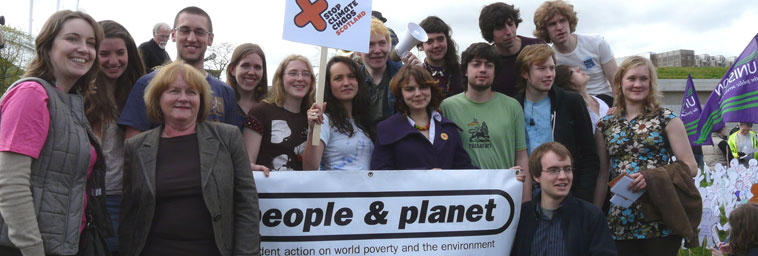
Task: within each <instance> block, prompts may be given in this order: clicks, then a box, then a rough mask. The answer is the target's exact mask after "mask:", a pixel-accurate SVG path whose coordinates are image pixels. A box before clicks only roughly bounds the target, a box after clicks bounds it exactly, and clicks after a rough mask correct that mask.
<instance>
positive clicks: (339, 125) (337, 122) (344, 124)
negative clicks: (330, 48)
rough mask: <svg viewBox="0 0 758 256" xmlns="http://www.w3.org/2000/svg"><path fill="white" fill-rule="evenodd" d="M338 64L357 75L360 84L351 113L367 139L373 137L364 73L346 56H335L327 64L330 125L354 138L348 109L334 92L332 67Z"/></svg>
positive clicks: (327, 96)
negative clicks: (343, 65)
mask: <svg viewBox="0 0 758 256" xmlns="http://www.w3.org/2000/svg"><path fill="white" fill-rule="evenodd" d="M337 63H342V64H345V65H346V66H347V67H348V68H349V69H350V72H352V73H353V75H355V80H356V81H357V82H358V84H357V87H358V88H357V89H358V93H357V94H356V95H355V97H354V98H353V100H352V102H353V103H352V104H353V105H352V110H351V111H352V112H351V113H350V114H351V115H352V117H353V120H354V121H355V124H356V125H357V126H358V128H359V129H360V130H362V131H363V132H364V133H365V134H366V136H367V137H372V134H373V131H370V130H369V129H370V127H371V118H370V117H369V115H368V111H369V110H368V104H365V103H366V102H368V87H367V85H366V79H365V78H364V77H363V72H362V71H361V68H360V67H359V66H358V64H357V63H355V61H353V60H352V59H350V58H348V57H345V56H334V57H332V59H330V60H329V62H328V63H326V70H325V71H326V78H325V79H324V80H325V81H324V102H326V111H325V112H326V114H327V115H329V120H330V125H331V126H332V127H334V128H336V129H337V131H338V132H340V133H343V134H346V135H347V136H348V137H353V135H354V134H355V132H357V131H355V130H354V129H353V126H352V125H351V124H350V120H348V118H347V114H348V113H347V109H345V105H344V104H342V102H340V101H339V100H338V99H337V98H336V97H334V92H332V66H334V65H335V64H337Z"/></svg>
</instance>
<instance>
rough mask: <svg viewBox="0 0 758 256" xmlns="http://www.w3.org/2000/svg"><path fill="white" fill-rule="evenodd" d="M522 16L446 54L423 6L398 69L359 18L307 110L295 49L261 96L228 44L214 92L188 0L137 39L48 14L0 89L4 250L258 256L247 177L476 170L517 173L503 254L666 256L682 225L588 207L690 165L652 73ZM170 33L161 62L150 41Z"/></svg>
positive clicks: (552, 6) (551, 18) (249, 67)
mask: <svg viewBox="0 0 758 256" xmlns="http://www.w3.org/2000/svg"><path fill="white" fill-rule="evenodd" d="M380 16H381V15H380ZM380 18H381V17H380ZM521 21H522V20H521V18H520V14H519V10H518V9H517V8H515V7H514V6H513V5H508V4H505V3H499V2H498V3H493V4H490V5H487V6H485V7H484V8H483V9H482V10H481V14H480V16H479V26H480V29H481V33H482V36H483V38H484V39H485V40H486V41H487V42H488V43H484V42H482V43H474V44H472V45H470V46H469V47H467V48H466V49H465V50H464V51H463V53H462V54H461V56H460V57H459V56H457V54H456V52H457V50H456V47H457V46H456V44H455V41H453V39H452V29H451V28H450V27H449V26H448V25H447V24H446V23H445V22H444V21H443V20H442V19H440V18H438V17H436V16H430V17H427V18H426V19H424V20H423V21H421V23H420V26H421V27H422V28H423V29H424V30H426V32H427V34H428V35H429V40H428V41H427V42H422V43H421V44H419V45H418V48H419V49H420V50H422V51H424V52H425V55H426V58H425V59H424V60H423V61H419V60H418V59H416V57H415V56H413V55H412V54H409V55H408V56H406V57H405V58H404V59H402V62H396V61H393V60H391V58H390V53H391V51H392V38H391V33H390V30H389V29H388V28H387V27H386V26H385V25H384V24H383V22H382V21H381V20H380V19H378V18H373V19H372V21H371V33H370V43H369V51H368V52H367V53H358V57H359V62H356V60H354V59H352V58H350V57H343V56H336V57H333V58H332V59H330V60H329V62H328V63H327V65H326V67H325V69H323V72H326V79H325V97H324V103H323V104H321V105H319V104H315V103H314V94H315V83H316V78H315V74H314V71H313V67H312V65H311V63H310V61H309V60H308V59H307V58H306V57H304V56H301V55H291V56H288V57H286V58H285V59H284V60H282V61H281V62H280V63H279V65H278V66H277V68H276V71H275V73H274V75H273V80H272V85H271V87H270V88H269V86H268V81H267V74H266V69H267V64H266V57H265V54H264V52H263V50H262V49H261V47H260V46H258V45H255V44H251V43H246V44H241V45H239V46H238V47H237V48H236V49H235V50H234V52H233V54H232V58H231V62H230V64H229V66H228V68H227V70H226V83H224V82H222V81H220V80H218V79H216V78H214V77H213V76H212V75H210V74H208V73H207V72H206V71H205V70H204V69H203V61H204V55H205V50H206V48H207V47H208V46H210V45H211V44H212V43H213V38H214V34H213V26H212V22H211V18H210V16H209V15H208V13H206V12H205V11H203V10H202V9H200V8H198V7H187V8H184V9H182V10H181V11H179V12H178V13H177V15H176V17H175V19H174V23H173V28H170V27H168V25H166V24H158V25H156V26H155V28H154V30H153V35H154V38H153V39H152V40H151V41H148V42H147V43H145V44H142V45H140V47H139V48H138V47H137V46H136V44H135V42H134V40H133V39H132V37H131V36H130V34H129V32H128V31H126V29H124V27H123V26H121V25H119V24H118V23H117V22H115V21H109V20H105V21H100V22H95V21H94V20H93V19H92V17H90V16H89V15H88V14H85V13H82V12H75V11H60V12H57V13H55V14H53V15H52V16H51V17H50V18H49V19H48V21H47V22H46V23H45V25H44V27H43V29H42V31H41V32H40V34H39V36H38V37H37V39H36V56H35V58H34V60H33V61H32V63H31V64H30V66H29V67H28V69H27V72H26V74H25V75H24V78H23V79H21V80H19V81H17V82H16V83H14V85H12V86H11V87H10V88H9V89H8V90H7V91H6V92H5V93H4V95H3V97H2V99H0V198H2V200H0V227H1V228H2V234H0V254H2V255H107V254H111V253H113V254H114V255H258V253H259V249H260V245H259V243H258V242H259V234H258V232H257V231H258V228H259V222H260V212H259V210H258V198H257V192H256V187H255V181H254V180H253V175H252V171H262V172H264V173H265V175H266V176H268V175H269V173H270V172H271V171H282V170H406V169H415V170H418V169H478V168H481V169H521V170H523V175H522V176H520V178H521V179H523V180H524V185H523V192H524V194H523V201H524V202H525V203H524V204H523V205H522V211H521V212H522V217H521V219H520V220H519V224H518V231H517V232H518V233H517V235H516V241H515V242H514V246H513V251H512V255H617V254H619V255H675V254H676V252H677V251H678V248H679V246H680V244H681V240H682V237H683V236H685V238H687V240H688V241H689V240H690V238H689V237H687V235H688V234H689V233H687V230H679V229H677V230H672V229H671V228H670V227H669V226H668V224H667V223H665V222H664V221H662V220H660V219H658V220H649V219H647V218H646V217H647V216H646V215H647V214H646V213H645V212H644V211H645V210H646V209H645V208H646V207H648V206H650V205H653V207H662V206H660V205H655V202H659V200H658V201H654V202H653V203H650V202H640V201H644V200H640V201H637V202H634V203H633V204H632V205H631V206H630V207H628V208H624V207H621V206H617V205H611V206H610V207H609V209H608V210H607V212H606V213H603V212H602V211H601V210H600V209H601V208H603V206H604V205H607V204H608V197H607V192H608V182H609V180H611V179H613V178H616V177H618V176H624V175H627V176H629V177H631V178H632V179H633V182H632V185H631V186H630V188H629V189H632V190H635V191H638V190H643V189H648V188H649V189H657V188H658V187H660V186H666V185H667V184H663V185H661V184H660V183H659V182H657V181H659V180H657V179H656V180H655V181H656V183H653V182H652V181H653V180H652V179H653V178H655V177H657V176H655V175H654V174H652V173H650V174H648V172H651V171H650V170H651V169H655V168H659V167H664V168H667V169H666V170H667V172H671V173H672V175H675V174H674V173H676V175H683V176H686V177H688V178H689V177H692V176H694V175H695V173H696V171H697V167H696V164H695V160H694V157H693V155H692V151H691V150H690V147H689V143H688V140H687V137H686V132H685V130H684V125H683V123H682V121H681V120H680V119H679V118H677V117H676V114H674V113H673V112H671V111H670V110H668V109H665V108H663V107H662V106H661V104H660V101H659V100H660V97H659V94H660V92H659V91H658V89H657V83H656V72H655V67H654V66H653V65H652V64H651V63H650V61H649V60H647V59H644V58H640V57H632V58H629V59H627V60H625V61H624V62H623V63H621V65H620V66H618V67H617V66H616V62H615V60H614V58H613V54H612V52H611V49H610V46H609V45H608V43H607V42H606V41H605V40H603V39H602V37H599V36H588V35H580V34H575V33H574V32H575V28H576V24H577V22H578V19H577V17H576V12H575V11H574V10H573V7H572V6H571V5H570V4H568V3H566V2H564V1H562V0H555V1H547V2H545V3H543V4H542V5H541V6H540V7H539V8H538V9H537V11H536V12H535V20H534V22H535V25H536V30H535V31H534V35H535V36H537V37H538V38H529V37H524V36H520V35H517V33H516V30H517V28H518V25H519V23H520V22H521ZM169 35H170V38H171V39H172V40H173V41H174V42H176V47H177V57H176V58H177V59H176V60H174V61H173V62H170V63H168V62H167V61H166V58H167V55H165V56H164V55H162V53H160V51H159V50H162V49H163V47H165V42H166V41H167V40H168V38H169ZM545 42H548V43H552V47H550V46H548V45H547V44H545ZM156 47H157V48H156ZM164 53H165V51H164ZM359 63H360V64H359ZM153 64H155V65H156V67H155V68H151V67H150V65H153ZM609 107H612V109H613V111H612V113H611V114H608V115H606V113H607V112H608V109H609ZM316 124H319V125H320V127H321V128H320V130H319V131H315V132H318V133H319V135H320V136H319V141H317V142H316V143H312V142H313V138H312V135H313V132H314V131H313V129H314V127H316ZM672 157H676V159H677V160H679V161H677V162H676V163H671V159H672ZM668 166H674V167H671V168H668ZM669 169H671V170H670V171H669ZM574 177H576V178H577V179H574ZM649 179H650V180H649ZM258 182H266V181H265V179H264V180H259V181H258ZM652 184H655V185H652ZM698 200H699V199H698ZM651 201H652V200H651ZM682 204H684V203H682ZM666 207H671V206H666ZM674 207H676V206H674ZM606 215H607V216H608V217H607V220H606V217H605V216H606ZM695 226H697V224H695ZM677 227H680V226H679V225H677ZM115 231H117V232H115ZM689 231H690V232H691V230H689ZM115 233H117V235H116V234H115ZM695 233H697V232H695ZM111 236H113V237H114V238H110V240H108V242H107V246H104V244H103V243H102V241H104V239H105V238H107V237H111ZM695 240H697V239H695ZM741 241H746V240H744V239H743V240H741ZM748 241H749V240H748ZM751 246H756V245H754V244H749V245H746V244H740V245H739V246H737V245H733V246H732V248H741V249H740V250H742V248H750V247H751ZM735 253H737V254H738V255H742V254H744V253H743V252H742V251H735Z"/></svg>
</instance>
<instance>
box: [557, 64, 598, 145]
mask: <svg viewBox="0 0 758 256" xmlns="http://www.w3.org/2000/svg"><path fill="white" fill-rule="evenodd" d="M589 81H590V76H589V75H587V73H584V70H582V69H581V68H572V67H569V66H566V65H558V66H556V67H555V85H557V86H558V87H560V88H563V89H566V90H569V91H574V92H577V93H579V95H581V96H582V98H583V99H584V103H586V104H587V112H588V113H589V114H590V121H592V133H593V134H594V133H595V130H596V128H597V122H598V121H600V119H601V118H603V117H604V116H605V114H606V113H608V104H605V101H603V100H602V99H600V98H598V97H595V96H592V95H590V93H589V92H587V83H588V82H589Z"/></svg>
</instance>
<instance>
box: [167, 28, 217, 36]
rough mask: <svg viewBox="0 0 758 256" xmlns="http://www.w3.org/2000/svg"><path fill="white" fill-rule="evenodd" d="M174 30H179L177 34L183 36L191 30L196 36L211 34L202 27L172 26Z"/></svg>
mask: <svg viewBox="0 0 758 256" xmlns="http://www.w3.org/2000/svg"><path fill="white" fill-rule="evenodd" d="M174 30H175V31H179V34H181V35H183V36H187V35H189V34H190V33H191V32H195V36H198V37H204V36H205V35H208V34H211V32H208V31H205V29H202V28H196V29H190V28H189V27H179V28H174Z"/></svg>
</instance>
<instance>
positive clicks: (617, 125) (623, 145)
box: [594, 56, 697, 255]
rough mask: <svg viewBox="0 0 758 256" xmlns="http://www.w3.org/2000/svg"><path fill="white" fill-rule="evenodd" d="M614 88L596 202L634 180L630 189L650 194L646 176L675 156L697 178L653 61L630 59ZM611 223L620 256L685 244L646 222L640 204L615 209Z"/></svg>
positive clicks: (602, 131) (603, 125) (602, 137)
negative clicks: (619, 181)
mask: <svg viewBox="0 0 758 256" xmlns="http://www.w3.org/2000/svg"><path fill="white" fill-rule="evenodd" d="M613 84H614V86H615V87H616V88H615V92H616V98H615V100H614V108H615V109H616V111H615V113H614V114H612V115H607V116H605V117H604V118H603V119H602V120H601V121H600V122H599V123H598V128H597V129H598V130H597V132H596V133H595V140H596V143H597V144H598V147H597V148H598V155H599V156H600V171H599V172H598V178H597V185H596V188H595V197H594V203H595V205H596V206H598V207H599V208H600V207H602V205H603V203H604V200H605V193H606V191H607V189H606V186H607V184H608V181H609V179H614V178H616V177H618V176H620V175H628V176H629V177H631V178H632V179H633V181H632V185H631V186H630V189H632V190H633V191H639V190H642V189H645V188H646V187H647V182H646V181H645V177H644V176H643V175H642V173H640V171H643V170H647V169H653V168H658V167H662V166H664V165H667V164H669V162H670V161H671V157H672V156H676V159H678V160H681V161H683V162H684V163H686V164H687V166H688V167H689V174H690V175H692V176H693V177H694V176H695V174H696V172H697V164H696V163H695V157H694V156H693V154H692V149H690V144H689V140H688V139H687V132H686V131H685V129H684V124H683V123H682V120H681V119H679V118H678V117H677V116H676V114H674V113H673V112H672V111H671V110H669V109H666V108H663V107H662V106H661V103H660V97H661V96H660V95H661V92H660V91H659V90H658V84H657V74H656V72H655V66H653V64H652V63H651V62H650V60H647V59H645V58H642V57H638V56H633V57H630V58H628V59H626V60H624V62H623V63H621V66H620V67H619V69H618V72H617V73H616V75H615V77H614V80H613ZM608 163H610V167H609V166H608ZM609 175H610V178H609ZM608 222H609V225H610V227H611V235H612V236H613V239H614V240H615V242H616V248H617V249H618V253H619V255H676V254H677V252H678V250H679V247H680V245H681V241H682V236H681V235H679V234H674V233H672V232H673V231H672V230H671V229H670V228H669V227H668V226H666V224H664V223H663V222H662V221H647V220H645V219H644V216H643V214H642V208H641V204H640V202H639V200H638V201H635V202H634V203H632V205H631V206H630V207H628V208H624V207H622V206H618V205H612V206H611V209H610V211H609V213H608Z"/></svg>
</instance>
